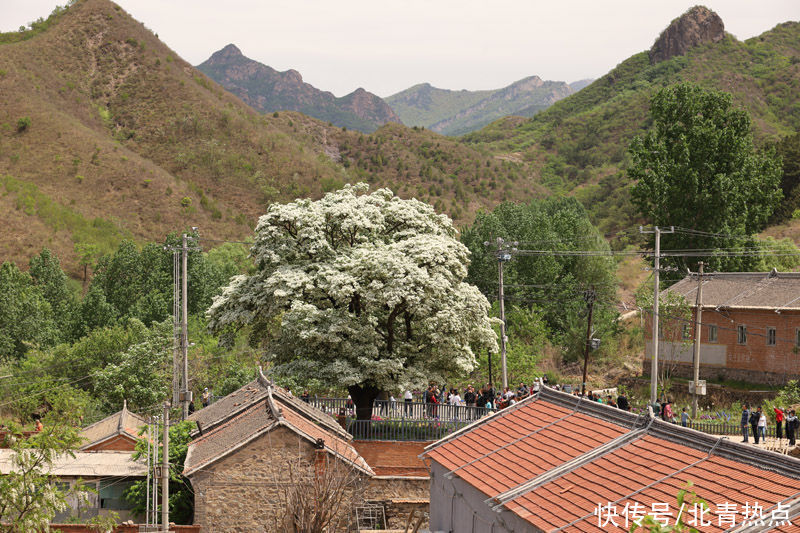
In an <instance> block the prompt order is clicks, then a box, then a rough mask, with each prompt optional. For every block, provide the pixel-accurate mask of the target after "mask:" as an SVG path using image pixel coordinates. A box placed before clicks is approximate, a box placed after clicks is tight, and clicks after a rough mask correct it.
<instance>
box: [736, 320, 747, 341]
mask: <svg viewBox="0 0 800 533" xmlns="http://www.w3.org/2000/svg"><path fill="white" fill-rule="evenodd" d="M743 339H744V340H743ZM736 344H738V345H740V346H747V324H738V325H737V326H736Z"/></svg>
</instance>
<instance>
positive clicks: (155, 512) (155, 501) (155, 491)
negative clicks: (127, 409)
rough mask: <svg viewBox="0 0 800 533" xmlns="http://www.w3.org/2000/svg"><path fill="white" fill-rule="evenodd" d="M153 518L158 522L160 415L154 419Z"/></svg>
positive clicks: (154, 522)
mask: <svg viewBox="0 0 800 533" xmlns="http://www.w3.org/2000/svg"><path fill="white" fill-rule="evenodd" d="M153 423H154V427H153V499H152V501H153V505H152V509H151V510H152V511H153V519H152V522H151V524H152V525H154V526H155V525H157V524H158V476H157V475H156V465H157V464H158V417H155V420H154V421H153Z"/></svg>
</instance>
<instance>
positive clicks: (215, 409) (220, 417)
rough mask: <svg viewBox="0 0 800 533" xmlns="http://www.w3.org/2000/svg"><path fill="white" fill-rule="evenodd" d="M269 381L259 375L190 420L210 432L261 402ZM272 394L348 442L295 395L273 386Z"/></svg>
mask: <svg viewBox="0 0 800 533" xmlns="http://www.w3.org/2000/svg"><path fill="white" fill-rule="evenodd" d="M268 383H269V381H268V380H267V378H266V377H265V376H264V375H263V374H261V375H260V376H259V378H257V379H254V380H253V381H251V382H250V383H248V384H247V385H245V386H244V387H242V388H240V389H239V390H237V391H234V392H232V393H230V394H228V395H227V396H225V397H224V398H221V399H219V400H217V401H216V402H214V403H212V404H211V405H209V406H208V407H205V408H203V409H200V410H199V411H195V412H194V413H192V415H191V416H189V418H188V419H189V420H193V421H194V422H196V423H197V427H198V430H199V433H200V434H203V433H206V432H208V431H211V430H212V429H213V428H215V427H217V426H218V425H220V424H222V423H224V422H225V421H227V420H230V419H231V418H232V417H234V416H236V415H237V414H238V413H241V412H242V411H244V410H246V409H248V408H249V407H250V406H252V405H254V404H256V403H258V402H260V401H261V400H263V399H264V398H266V397H267V384H268ZM272 394H273V396H274V397H275V398H277V399H280V400H281V401H282V403H283V404H284V405H285V406H286V407H287V408H289V409H292V410H294V411H296V412H298V413H300V414H302V415H303V416H305V417H307V418H309V419H311V420H313V421H314V422H316V423H317V424H320V425H321V426H323V427H324V428H325V429H327V430H328V431H330V432H332V433H335V434H337V435H338V436H339V437H340V438H343V439H346V440H350V439H352V437H351V436H350V434H349V433H347V432H346V431H345V430H344V429H342V427H341V426H340V425H339V424H338V423H337V422H336V420H334V419H333V418H332V417H331V416H330V415H328V414H327V413H325V412H324V411H322V410H321V409H317V408H316V407H314V406H312V405H309V404H307V403H306V402H304V401H302V400H300V399H299V398H297V397H296V396H292V395H291V394H289V392H287V391H286V390H284V389H282V388H280V387H276V386H273V388H272Z"/></svg>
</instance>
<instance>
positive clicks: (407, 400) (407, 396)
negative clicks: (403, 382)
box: [403, 389, 414, 416]
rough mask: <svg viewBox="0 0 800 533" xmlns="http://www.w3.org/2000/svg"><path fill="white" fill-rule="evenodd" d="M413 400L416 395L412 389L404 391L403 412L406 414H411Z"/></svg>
mask: <svg viewBox="0 0 800 533" xmlns="http://www.w3.org/2000/svg"><path fill="white" fill-rule="evenodd" d="M413 401H414V395H413V394H412V393H411V389H406V391H405V392H404V393H403V403H404V404H405V405H403V412H404V413H405V415H406V416H410V415H411V409H412V408H413V406H412V405H411V404H412V402H413Z"/></svg>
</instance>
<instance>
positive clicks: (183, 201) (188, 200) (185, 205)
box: [181, 196, 192, 209]
mask: <svg viewBox="0 0 800 533" xmlns="http://www.w3.org/2000/svg"><path fill="white" fill-rule="evenodd" d="M191 205H192V199H191V198H189V197H188V196H184V197H183V198H181V207H183V208H184V209H187V208H188V207H189V206H191Z"/></svg>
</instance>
